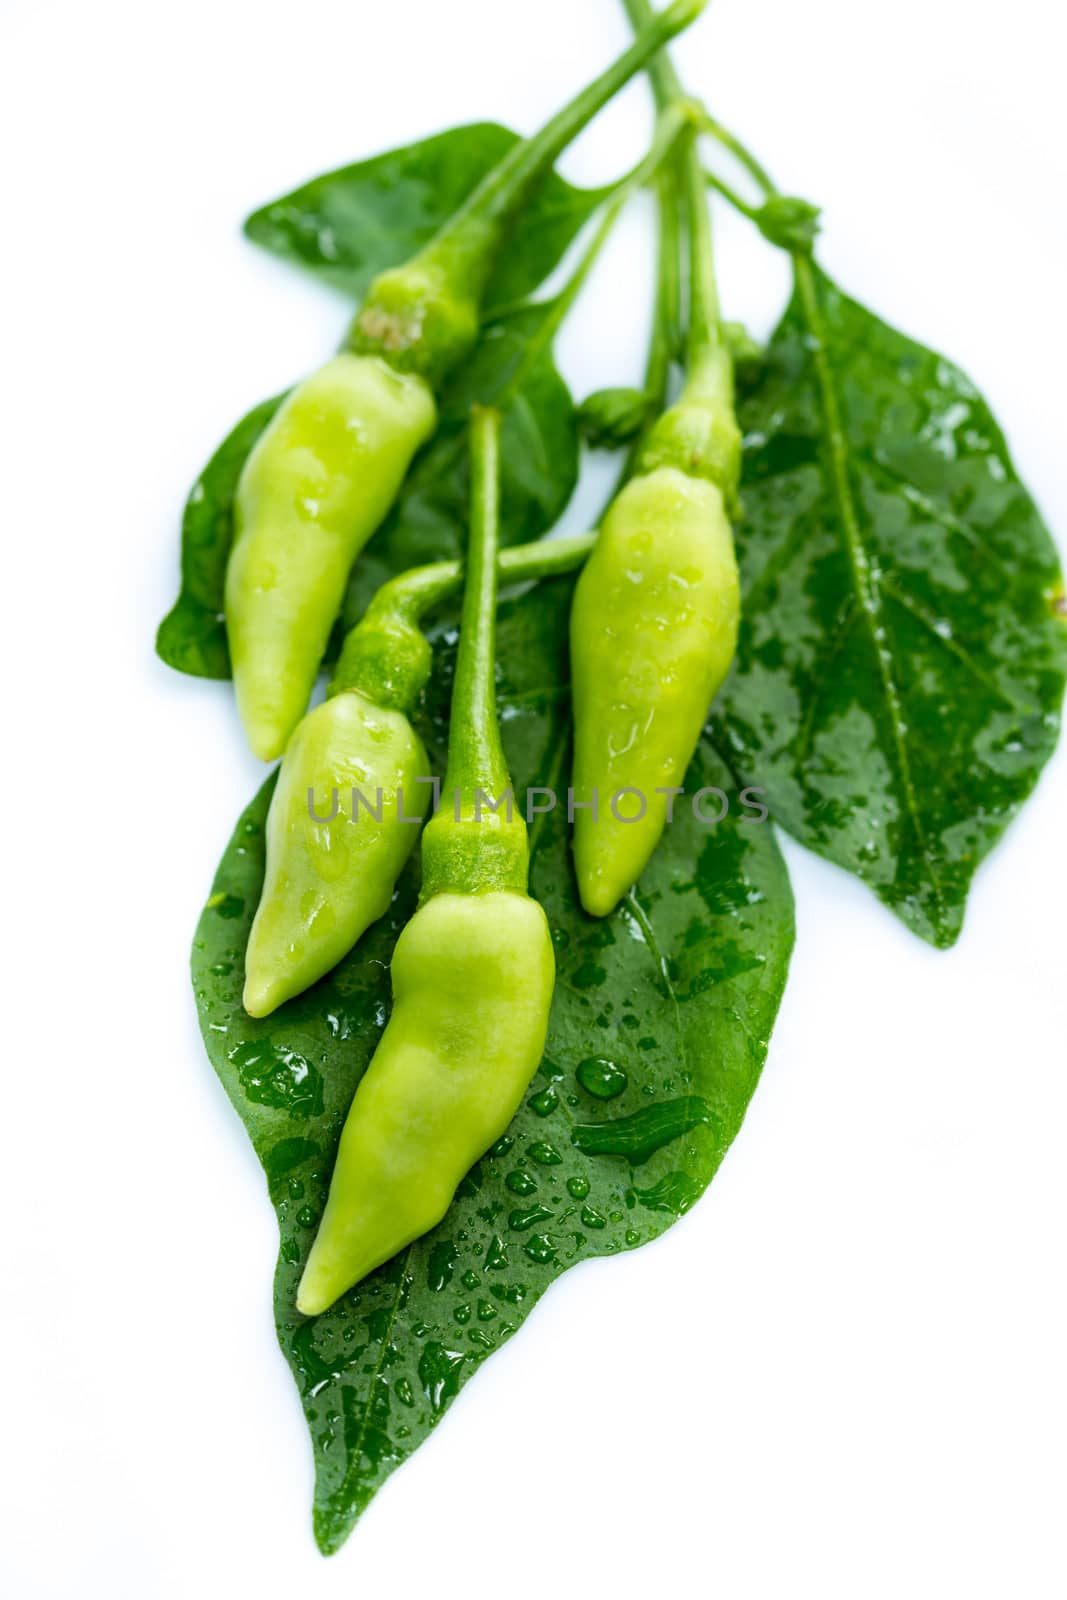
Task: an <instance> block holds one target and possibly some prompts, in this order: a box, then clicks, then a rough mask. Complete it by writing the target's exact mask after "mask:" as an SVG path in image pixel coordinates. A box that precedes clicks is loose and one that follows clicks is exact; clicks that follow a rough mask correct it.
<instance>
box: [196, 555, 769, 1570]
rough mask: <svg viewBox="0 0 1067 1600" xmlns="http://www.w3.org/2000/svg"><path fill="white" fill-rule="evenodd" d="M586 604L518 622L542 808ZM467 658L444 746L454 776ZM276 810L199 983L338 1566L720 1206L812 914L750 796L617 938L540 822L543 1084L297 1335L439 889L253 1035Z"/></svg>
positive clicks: (224, 890) (240, 865)
mask: <svg viewBox="0 0 1067 1600" xmlns="http://www.w3.org/2000/svg"><path fill="white" fill-rule="evenodd" d="M571 590H572V585H571V583H570V582H568V581H560V582H557V583H555V584H552V585H544V586H542V588H541V589H540V590H538V591H537V593H536V594H534V595H531V596H526V597H525V598H524V599H523V601H522V602H521V603H505V604H504V605H503V606H502V607H501V617H500V636H499V646H500V662H501V683H500V696H501V711H502V720H503V728H504V733H505V742H506V745H507V753H508V759H509V762H510V764H511V769H512V773H513V776H514V778H515V782H516V785H517V793H518V794H520V795H521V794H522V793H523V790H524V788H525V786H526V785H527V784H537V785H556V786H560V785H561V783H562V784H563V785H565V782H566V779H565V778H563V779H562V780H561V778H560V774H561V773H563V772H565V771H566V769H567V756H568V745H569V738H570V727H569V705H568V701H567V687H566V638H567V619H568V615H569V607H570V596H571ZM448 655H449V652H448V651H443V652H442V656H443V659H442V661H441V663H440V665H441V668H442V670H441V671H439V672H438V673H436V674H435V685H434V699H433V703H432V704H431V706H430V707H429V708H428V711H427V716H426V726H425V733H426V736H427V739H428V742H429V745H430V748H431V753H432V755H433V758H434V760H435V762H436V763H437V766H436V770H437V771H443V756H444V751H443V745H442V733H443V729H444V724H445V718H446V708H447V703H448V693H449V677H450V670H449V668H450V663H449V660H448ZM705 784H709V785H710V784H716V785H718V786H720V787H721V788H723V789H724V790H726V791H727V792H728V793H730V794H731V795H733V794H734V785H733V780H732V779H731V777H730V774H729V772H728V770H727V768H726V766H725V765H724V763H723V761H722V760H721V758H720V756H719V755H718V754H717V753H716V750H715V749H714V747H713V746H712V745H711V744H710V743H708V742H705V743H704V744H703V745H702V746H701V748H700V750H699V752H698V754H697V757H696V759H695V760H694V763H693V767H692V769H691V771H690V774H689V789H690V791H695V790H696V789H698V788H700V787H701V786H702V785H705ZM269 794H270V784H269V783H268V785H267V786H266V787H265V788H264V789H263V790H262V791H261V792H260V794H259V795H258V796H257V798H256V799H255V800H254V801H253V803H252V805H251V806H250V807H249V809H248V811H247V812H246V813H245V815H244V816H243V817H242V819H241V821H240V822H239V824H238V826H237V830H236V832H235V834H234V836H233V839H232V841H231V843H230V845H229V847H228V849H227V851H226V854H225V856H224V857H223V861H222V864H221V866H220V868H219V872H218V875H217V877H216V879H215V884H214V888H213V891H212V895H211V898H210V899H209V901H208V903H207V906H206V908H205V911H204V914H203V916H202V919H201V922H200V925H199V928H198V931H197V935H196V943H195V947H194V952H193V981H194V987H195V990H196V995H197V1004H198V1008H199V1013H200V1022H201V1027H202V1030H203V1034H204V1040H205V1044H206V1046H207V1051H208V1054H209V1056H210V1058H211V1061H212V1063H213V1065H214V1067H215V1069H216V1071H217V1072H218V1074H219V1077H220V1078H221V1080H222V1082H223V1084H224V1086H225V1088H226V1091H227V1093H228V1095H229V1096H230V1098H231V1100H232V1101H233V1104H234V1105H235V1107H236V1109H237V1111H238V1113H239V1114H240V1116H241V1118H242V1120H243V1122H244V1124H245V1127H246V1128H247V1130H248V1133H249V1135H250V1137H251V1139H252V1142H253V1144H254V1146H255V1149H256V1152H257V1154H258V1156H259V1159H260V1161H261V1163H262V1165H263V1167H264V1170H265V1172H266V1175H267V1180H268V1185H269V1189H270V1194H271V1199H272V1201H273V1203H274V1206H275V1210H276V1212H277V1217H278V1224H279V1230H280V1234H281V1252H280V1257H279V1262H278V1271H277V1276H276V1280H275V1314H276V1320H277V1327H278V1336H279V1339H280V1342H281V1346H282V1349H283V1351H284V1352H285V1355H286V1357H287V1359H288V1361H289V1363H290V1366H291V1367H292V1370H293V1373H294V1376H295V1378H296V1380H297V1383H298V1385H299V1388H300V1392H301V1396H302V1400H303V1405H304V1410H305V1414H306V1416H307V1421H308V1426H309V1428H310V1431H311V1435H312V1440H313V1444H314V1456H315V1467H316V1492H315V1532H316V1537H317V1539H318V1542H319V1544H320V1547H321V1548H322V1549H323V1550H324V1551H327V1552H328V1551H332V1550H335V1549H337V1548H338V1546H339V1545H340V1544H341V1543H342V1542H343V1541H344V1539H345V1538H346V1537H347V1535H348V1533H349V1532H350V1530H351V1528H352V1526H353V1524H354V1523H355V1521H356V1520H357V1518H358V1517H359V1515H360V1513H361V1512H362V1511H363V1510H364V1509H365V1508H366V1506H367V1505H368V1503H369V1502H370V1500H371V1498H372V1497H373V1495H374V1494H375V1492H376V1491H377V1490H378V1489H379V1488H380V1487H381V1485H382V1483H383V1482H384V1481H385V1479H386V1478H387V1477H388V1476H389V1474H390V1473H391V1472H392V1471H393V1470H394V1469H395V1468H396V1467H397V1466H399V1465H400V1464H401V1463H402V1462H403V1461H404V1460H405V1459H406V1458H407V1457H408V1456H409V1455H410V1454H411V1453H412V1451H413V1450H415V1449H416V1448H417V1447H418V1445H419V1444H420V1443H421V1442H422V1441H423V1439H425V1438H426V1437H427V1435H428V1434H429V1432H430V1431H431V1429H433V1428H434V1427H435V1426H436V1424H437V1423H438V1422H439V1421H440V1419H441V1417H442V1415H443V1414H444V1412H445V1411H446V1410H447V1408H448V1406H449V1405H450V1404H451V1402H452V1400H453V1399H454V1398H455V1396H456V1394H457V1393H458V1392H459V1390H460V1388H461V1387H462V1385H463V1384H464V1383H466V1382H467V1381H468V1380H469V1379H470V1378H471V1377H472V1376H473V1375H474V1373H475V1372H476V1371H477V1370H478V1367H479V1366H480V1365H481V1363H482V1362H483V1361H484V1360H485V1359H486V1358H487V1357H488V1356H489V1355H491V1354H492V1352H493V1351H494V1350H496V1349H499V1347H500V1346H501V1345H502V1344H503V1343H504V1341H505V1340H506V1339H508V1338H509V1337H510V1336H511V1335H512V1334H513V1333H514V1332H515V1331H516V1330H517V1329H518V1328H519V1326H520V1325H521V1324H522V1322H523V1321H524V1320H525V1318H526V1316H527V1315H528V1314H529V1312H530V1311H531V1310H532V1308H533V1306H534V1305H535V1304H536V1302H537V1300H538V1299H539V1298H540V1296H541V1295H542V1294H543V1293H544V1291H545V1290H546V1289H547V1288H548V1287H549V1286H550V1285H551V1284H552V1283H553V1282H554V1281H555V1279H556V1278H557V1277H559V1276H560V1274H561V1273H563V1272H564V1271H566V1269H567V1268H568V1267H569V1266H571V1265H573V1264H574V1263H575V1262H578V1261H582V1260H585V1259H587V1258H589V1257H590V1256H598V1255H613V1254H616V1253H618V1252H620V1251H624V1250H628V1249H631V1248H633V1247H635V1246H637V1245H640V1244H643V1243H645V1242H646V1241H647V1240H649V1239H652V1238H655V1237H656V1236H657V1235H658V1234H660V1233H662V1232H663V1231H664V1230H665V1229H666V1228H668V1227H670V1225H671V1223H672V1222H673V1221H674V1220H675V1218H676V1217H677V1216H680V1215H681V1214H682V1213H683V1212H685V1211H687V1210H688V1209H689V1208H690V1207H691V1206H692V1205H693V1203H694V1202H695V1201H696V1200H697V1199H698V1197H699V1196H700V1194H701V1193H702V1192H703V1190H704V1189H705V1187H706V1186H707V1184H708V1183H709V1182H710V1180H711V1178H712V1177H713V1175H714V1173H715V1171H716V1170H717V1168H718V1166H719V1163H720V1161H721V1160H722V1157H723V1155H724V1154H725V1152H726V1150H727V1148H728V1147H729V1145H730V1143H731V1141H732V1140H733V1138H734V1137H735V1135H736V1133H737V1131H738V1129H739V1127H740V1125H741V1120H742V1118H743V1116H744V1113H745V1109H746V1107H747V1105H748V1102H749V1099H750V1097H751V1095H752V1092H753V1090H754V1088H755V1086H756V1082H757V1080H758V1077H759V1073H760V1069H761V1067H762V1064H763V1060H764V1056H765V1053H766V1048H767V1040H768V1037H769V1035H770V1031H771V1027H772V1024H773V1022H774V1017H775V1013H776V1011H777V1007H778V1003H779V1000H780V997H781V994H782V989H783V986H784V983H785V978H786V971H787V967H788V962H789V954H790V950H791V947H792V940H793V909H792V898H791V895H790V890H789V883H788V879H787V876H786V871H785V867H784V864H783V862H782V860H781V857H780V855H779V853H778V849H777V846H776V844H775V841H774V835H773V830H772V828H771V827H770V826H769V825H761V824H759V823H755V822H751V821H744V820H742V816H743V813H742V812H741V811H740V810H739V809H738V807H737V803H736V796H734V803H733V806H732V808H731V811H730V814H729V816H728V817H727V819H726V820H725V821H724V822H722V823H720V824H719V825H718V826H716V827H710V828H709V827H707V826H701V825H699V824H698V823H697V822H696V821H695V820H694V818H693V814H692V809H691V806H689V805H687V804H681V803H680V804H679V807H678V810H677V811H676V821H675V822H674V824H673V825H672V826H671V827H669V828H668V830H667V833H666V836H665V838H664V842H663V845H662V847H661V849H660V850H659V852H658V853H657V855H656V857H655V859H654V861H653V863H652V866H651V867H650V869H649V871H648V872H647V873H646V875H645V877H644V878H643V880H642V882H641V884H640V885H639V887H638V889H637V890H636V891H635V892H634V893H633V894H632V895H630V896H629V897H628V899H627V900H626V901H625V902H624V903H623V905H622V906H621V907H620V908H619V910H618V911H617V912H616V913H615V915H614V916H613V917H611V918H610V919H608V920H606V921H603V922H599V921H594V920H592V919H591V918H589V917H587V916H585V915H584V913H583V912H582V911H581V910H580V908H579V906H578V902H577V896H576V893H575V888H574V883H573V878H572V873H571V865H570V853H569V845H568V836H567V835H568V830H567V826H566V812H565V806H564V809H563V811H562V813H561V812H560V811H559V810H557V811H556V812H555V813H553V814H552V815H550V816H547V817H545V818H543V819H541V820H540V821H535V822H534V825H533V828H532V830H531V832H532V842H533V871H532V889H533V892H534V893H535V894H536V895H537V896H538V897H539V898H540V899H541V900H542V902H543V904H544V906H545V909H546V911H547V913H548V917H549V921H550V923H551V925H552V928H553V933H554V939H555V948H556V959H557V964H558V982H557V988H556V997H555V1002H554V1006H553V1012H552V1021H551V1027H550V1031H549V1038H548V1044H547V1049H546V1055H545V1059H544V1062H543V1064H542V1067H541V1070H540V1074H539V1076H538V1077H537V1078H536V1079H535V1081H534V1083H533V1084H532V1085H531V1089H530V1092H529V1094H528V1096H527V1098H526V1102H525V1104H524V1105H523V1107H522V1109H521V1110H520V1112H519V1113H518V1115H517V1116H516V1118H515V1120H514V1122H513V1124H512V1125H511V1127H510V1128H509V1130H508V1132H507V1134H506V1135H505V1136H504V1138H503V1139H501V1140H500V1141H499V1143H498V1144H497V1145H496V1146H495V1147H494V1149H493V1150H492V1151H491V1152H490V1153H489V1154H488V1155H487V1156H486V1157H485V1158H484V1159H483V1160H482V1161H480V1162H478V1164H477V1165H476V1166H475V1168H474V1169H473V1171H472V1172H471V1173H470V1174H469V1175H468V1177H467V1178H466V1179H465V1180H464V1182H463V1184H462V1185H461V1187H460V1191H459V1194H458V1195H457V1198H456V1200H455V1202H454V1204H453V1206H452V1208H451V1210H450V1211H449V1213H448V1215H447V1217H446V1218H445V1220H444V1221H443V1222H442V1224H441V1225H440V1226H439V1227H438V1228H437V1229H435V1230H434V1232H433V1233H431V1234H429V1235H428V1236H427V1237H426V1238H424V1239H420V1240H418V1241H417V1242H416V1243H415V1244H413V1245H412V1246H410V1247H409V1248H408V1249H407V1250H406V1251H404V1252H402V1254H401V1255H400V1256H398V1257H397V1258H396V1259H394V1260H393V1261H392V1262H390V1263H388V1264H387V1265H386V1266H385V1267H383V1268H381V1269H380V1270H379V1271H378V1272H376V1273H374V1274H373V1275H372V1276H371V1277H370V1278H368V1279H367V1280H365V1282H364V1283H362V1284H361V1285H359V1286H358V1287H357V1288H356V1289H355V1290H353V1291H352V1292H351V1293H350V1294H348V1295H346V1296H345V1298H344V1300H343V1301H342V1302H340V1303H339V1304H338V1305H337V1306H335V1307H334V1308H333V1309H332V1310H331V1311H329V1312H328V1313H326V1315H325V1316H322V1317H320V1318H317V1319H315V1320H306V1319H304V1318H302V1317H300V1316H298V1315H297V1313H296V1312H295V1310H294V1309H293V1307H294V1295H295V1289H296V1284H297V1281H298V1279H299V1276H300V1272H301V1270H302V1266H303V1262H304V1260H305V1258H306V1254H307V1251H308V1248H309V1246H310V1243H311V1240H312V1237H313V1234H314V1229H315V1226H316V1223H317V1221H318V1218H319V1215H320V1214H321V1211H322V1206H323V1201H324V1197H325V1193H326V1188H327V1184H328V1180H329V1175H330V1171H331V1169H332V1165H333V1160H334V1153H335V1150H336V1145H337V1140H338V1136H339V1133H340V1129H341V1125H342V1122H343V1119H344V1116H345V1113H346V1111H347V1108H348V1105H349V1102H350V1100H351V1096H352V1094H353V1092H354V1089H355V1086H356V1084H357V1083H358V1081H359V1078H360V1076H361V1074H362V1073H363V1071H364V1069H365V1067H366V1065H367V1062H368V1060H369V1059H370V1056H371V1054H372V1052H373V1049H374V1046H375V1044H376V1042H377V1040H378V1038H379V1036H380V1033H381V1029H382V1027H383V1026H384V1022H385V1019H386V1016H387V1014H388V1009H389V1001H390V996H389V975H388V962H389V959H390V955H391V952H392V947H393V943H394V941H395V939H396V937H397V934H398V933H399V930H400V928H401V927H402V926H403V924H404V922H405V920H406V919H407V918H408V917H409V916H410V914H411V912H412V910H413V907H414V902H415V894H416V882H415V874H414V869H412V871H411V872H409V873H408V874H407V876H406V877H405V879H404V880H403V881H402V883H401V886H400V890H399V893H398V896H397V898H396V901H395V903H394V905H393V907H392V908H391V910H390V912H389V914H388V916H387V917H386V918H385V919H383V921H382V922H380V923H379V924H378V925H377V926H376V927H374V928H372V929H371V930H370V932H369V933H368V934H367V935H366V936H365V937H364V939H363V940H362V941H361V943H360V944H359V946H358V947H357V949H356V950H355V951H354V952H353V953H352V954H351V955H350V956H349V957H348V958H347V959H346V960H345V961H344V962H342V963H341V965H340V966H339V967H338V968H336V969H335V971H334V972H333V973H332V974H330V976H329V977H328V978H326V979H324V980H323V981H322V982H321V983H320V984H318V985H317V986H316V987H315V988H314V989H313V990H311V991H309V992H308V993H307V994H306V995H303V996H301V997H300V998H298V999H296V1000H294V1001H291V1002H290V1003H289V1004H288V1005H286V1006H285V1007H283V1008H282V1009H281V1010H280V1011H279V1012H278V1013H276V1015H275V1016H273V1017H270V1018H268V1019H266V1020H265V1021H262V1022H255V1021H253V1020H252V1019H251V1018H249V1017H247V1016H246V1015H245V1013H244V1011H243V1009H242V1006H241V998H240V997H241V985H242V979H243V972H242V967H243V952H244V947H245V942H246V938H247V933H248V927H249V923H250V920H251V917H252V915H253V912H254V910H255V906H256V901H257V897H258V895H259V891H260V885H261V881H262V875H263V824H264V818H265V816H266V810H267V805H268V802H269ZM279 1448H281V1444H280V1443H279Z"/></svg>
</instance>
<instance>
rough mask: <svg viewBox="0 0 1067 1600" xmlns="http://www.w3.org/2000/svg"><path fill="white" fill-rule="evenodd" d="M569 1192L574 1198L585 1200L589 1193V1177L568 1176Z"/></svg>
mask: <svg viewBox="0 0 1067 1600" xmlns="http://www.w3.org/2000/svg"><path fill="white" fill-rule="evenodd" d="M567 1193H568V1194H569V1195H570V1196H571V1198H572V1199H574V1200H584V1199H585V1197H586V1195H587V1194H588V1193H589V1179H588V1178H582V1177H578V1178H568V1179H567Z"/></svg>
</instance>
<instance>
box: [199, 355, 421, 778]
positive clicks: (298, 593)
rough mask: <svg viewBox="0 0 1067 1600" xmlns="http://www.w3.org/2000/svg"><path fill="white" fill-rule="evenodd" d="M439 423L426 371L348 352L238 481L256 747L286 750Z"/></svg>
mask: <svg viewBox="0 0 1067 1600" xmlns="http://www.w3.org/2000/svg"><path fill="white" fill-rule="evenodd" d="M436 424H437V407H436V405H435V403H434V398H433V393H432V391H431V389H430V386H429V384H428V383H427V382H426V381H425V379H424V378H420V377H418V376H416V375H415V374H412V373H399V372H394V371H393V370H392V368H391V367H389V366H387V365H386V363H385V362H384V361H382V360H380V359H379V358H378V357H376V356H357V355H339V356H335V357H334V359H333V360H332V361H330V362H328V363H327V364H326V366H324V367H322V368H320V370H319V371H318V372H316V373H315V374H314V375H313V376H312V377H310V378H308V379H307V380H306V382H304V383H302V384H300V386H299V387H298V388H296V389H294V390H293V392H292V394H291V395H289V397H288V399H287V400H285V402H284V403H283V405H282V407H281V409H280V410H279V411H278V413H277V415H276V416H275V417H274V420H273V421H272V423H271V425H270V427H269V428H268V429H267V431H266V432H265V433H264V434H263V435H262V436H261V437H260V439H259V441H258V443H257V444H256V446H255V448H254V449H253V451H252V453H251V455H250V456H249V458H248V462H247V464H246V466H245V469H244V471H243V472H242V474H241V480H240V483H239V484H238V486H237V497H236V502H235V507H234V511H235V530H236V539H235V542H234V547H233V552H232V554H231V556H230V562H229V566H228V568H227V571H226V630H227V635H228V637H229V644H230V659H231V661H232V663H233V681H234V688H235V689H236V692H237V706H238V710H239V711H240V714H241V720H242V722H243V723H244V726H245V729H246V732H247V734H248V740H249V743H250V745H251V746H252V749H253V751H254V753H255V754H256V755H257V756H259V757H260V758H261V759H262V760H264V761H272V760H273V759H274V758H275V756H279V755H281V753H282V751H283V750H284V749H285V746H286V743H287V742H288V739H289V735H290V734H291V733H292V730H293V728H294V727H295V726H296V724H297V723H298V722H299V720H300V718H301V717H302V716H303V715H304V712H305V710H306V709H307V703H308V699H309V697H310V694H311V689H312V686H313V685H314V682H315V677H316V675H317V673H318V670H319V665H320V663H321V661H322V658H323V655H324V653H325V650H326V643H327V640H328V639H329V636H330V629H331V628H332V626H333V623H334V621H335V619H336V617H337V614H338V612H339V610H340V608H341V600H342V598H343V596H344V591H345V584H346V582H347V581H348V574H349V571H350V569H351V566H352V563H353V561H354V560H355V558H356V556H357V555H358V554H359V552H360V550H362V548H363V546H364V545H365V544H366V542H367V540H368V539H369V538H370V536H371V534H372V533H373V532H374V530H375V528H376V527H377V526H378V524H379V523H380V522H381V520H382V518H383V517H384V516H385V514H386V512H387V511H388V510H389V507H390V506H391V505H392V503H393V501H394V499H395V498H396V494H397V491H398V490H399V488H400V485H401V484H402V483H403V481H404V477H405V475H406V473H407V470H408V467H409V466H410V465H411V459H412V457H413V456H414V454H415V452H416V450H417V449H418V448H419V446H420V445H422V444H424V443H425V442H426V440H427V439H428V438H429V437H430V435H431V433H432V432H433V430H434V428H435V427H436Z"/></svg>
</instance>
